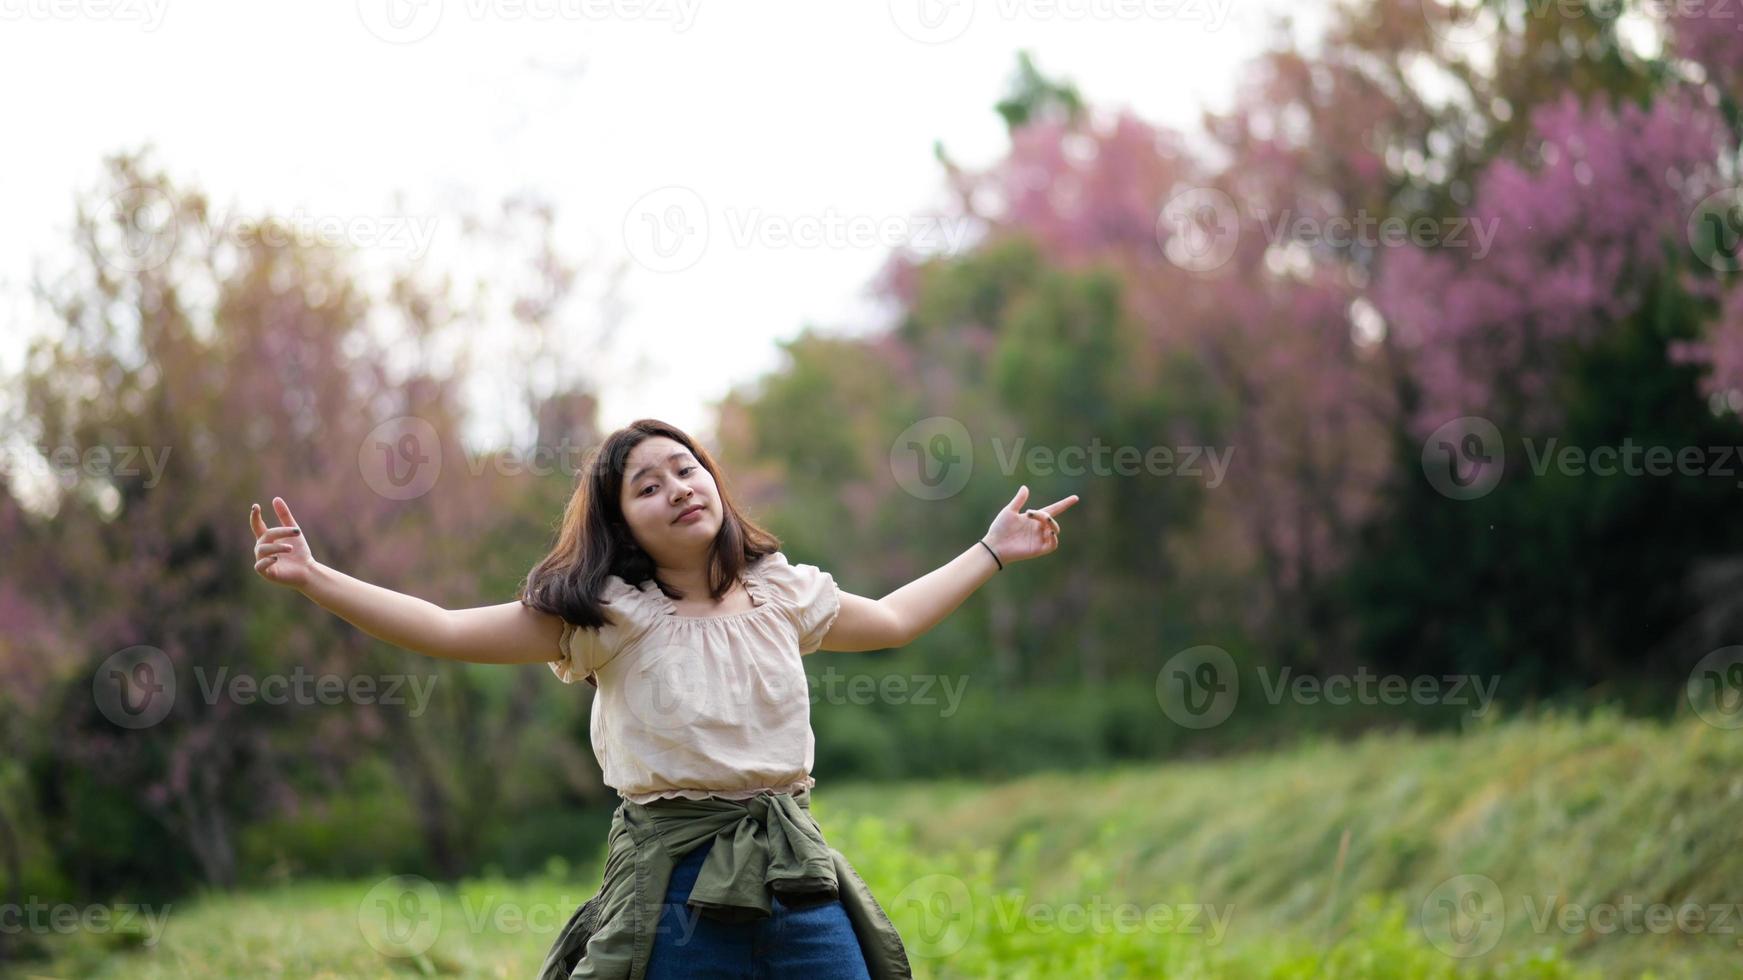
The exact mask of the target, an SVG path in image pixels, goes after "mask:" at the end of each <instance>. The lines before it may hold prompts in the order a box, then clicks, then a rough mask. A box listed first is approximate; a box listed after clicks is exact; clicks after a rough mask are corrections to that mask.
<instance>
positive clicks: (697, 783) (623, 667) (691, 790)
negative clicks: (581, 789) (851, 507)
mask: <svg viewBox="0 0 1743 980" xmlns="http://www.w3.org/2000/svg"><path fill="white" fill-rule="evenodd" d="M744 585H745V591H746V592H748V593H749V594H750V597H751V601H752V602H754V603H755V606H754V607H753V608H751V609H748V610H745V611H743V612H736V613H727V614H726V615H723V616H684V615H680V614H679V613H678V610H677V606H675V605H674V604H673V602H672V600H671V599H669V598H668V597H667V596H666V594H665V593H664V592H661V591H660V589H659V586H657V585H655V584H654V583H653V582H652V581H649V582H645V583H643V584H642V585H641V586H639V587H638V586H634V585H630V584H628V583H627V582H625V581H624V580H623V579H621V578H619V577H618V576H616V575H613V576H611V577H610V578H608V579H607V580H606V587H605V592H604V594H603V595H602V596H601V598H602V599H603V600H605V601H606V602H607V603H609V604H608V605H607V606H606V607H605V609H606V618H607V619H608V620H610V622H609V623H608V624H607V625H605V626H603V627H601V628H600V629H598V630H593V629H585V628H581V627H577V626H575V625H574V624H572V623H565V624H564V626H563V635H562V638H561V640H560V641H559V644H558V649H559V650H560V651H561V652H562V655H563V656H562V659H560V660H554V661H551V670H552V671H554V672H555V673H556V675H557V677H558V678H559V679H561V680H562V681H563V683H565V684H573V683H575V682H576V681H578V680H581V679H582V678H585V677H588V675H592V678H593V681H594V683H595V684H596V685H597V686H598V688H599V689H598V691H597V692H596V693H595V694H594V697H593V715H592V719H591V722H590V725H589V734H590V735H591V737H592V740H593V754H594V756H595V757H596V758H598V760H599V768H600V770H601V771H602V772H603V773H604V775H605V784H606V785H607V786H610V787H612V788H613V789H615V790H617V792H618V795H619V796H622V797H623V798H625V799H628V800H632V801H634V802H636V803H647V802H650V801H652V800H655V799H660V798H663V797H681V798H684V799H691V800H696V799H703V798H706V797H710V796H714V797H720V798H723V799H733V800H742V799H746V798H749V797H752V796H756V795H757V794H759V793H764V792H788V793H792V792H797V791H799V790H800V789H810V788H811V787H813V786H815V785H816V784H817V781H816V780H815V779H812V778H811V764H812V756H813V753H814V750H815V743H814V740H813V737H812V734H811V692H810V688H809V685H808V684H807V682H806V677H805V671H804V667H803V666H802V664H801V662H800V657H802V656H804V655H805V654H808V653H814V652H816V650H817V649H818V648H819V647H820V646H821V645H822V643H823V637H824V635H825V634H826V633H828V632H829V628H830V627H831V626H833V625H834V623H835V619H836V617H837V616H838V615H839V614H840V612H841V596H840V593H839V591H838V590H837V588H836V584H835V578H834V576H832V575H830V574H829V573H828V572H825V571H823V570H822V569H819V568H818V567H817V566H815V565H793V564H790V563H789V562H788V561H787V556H786V555H784V554H782V553H781V552H779V551H777V552H774V553H772V554H769V555H765V556H763V557H762V558H761V559H758V560H757V561H756V562H753V563H752V564H750V565H748V566H746V568H745V571H744Z"/></svg>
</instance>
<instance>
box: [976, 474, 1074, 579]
mask: <svg viewBox="0 0 1743 980" xmlns="http://www.w3.org/2000/svg"><path fill="white" fill-rule="evenodd" d="M1028 499H1029V486H1028V484H1024V485H1023V486H1021V487H1019V488H1018V489H1017V495H1016V496H1015V497H1012V498H1011V502H1010V503H1009V504H1007V505H1006V506H1005V507H1004V508H1003V509H1001V510H1000V511H999V516H997V517H995V518H993V523H992V526H991V527H989V528H987V532H986V537H985V538H983V539H982V540H984V541H986V543H987V546H988V547H990V548H992V549H993V550H994V551H996V552H998V555H999V560H1001V561H1003V562H1004V563H1005V564H1007V565H1009V564H1010V563H1011V562H1014V561H1022V560H1024V559H1025V558H1039V557H1041V556H1042V555H1046V554H1051V553H1053V552H1054V551H1057V550H1058V549H1059V522H1058V521H1057V520H1056V519H1055V518H1057V517H1058V516H1059V515H1060V514H1063V513H1065V512H1066V511H1067V510H1069V509H1070V508H1071V505H1073V504H1075V503H1077V499H1078V498H1077V494H1075V493H1074V494H1072V495H1071V496H1069V497H1066V498H1065V499H1063V500H1060V501H1058V502H1057V503H1052V504H1048V505H1047V506H1045V507H1041V508H1038V509H1034V510H1023V509H1022V508H1023V502H1024V501H1025V500H1028Z"/></svg>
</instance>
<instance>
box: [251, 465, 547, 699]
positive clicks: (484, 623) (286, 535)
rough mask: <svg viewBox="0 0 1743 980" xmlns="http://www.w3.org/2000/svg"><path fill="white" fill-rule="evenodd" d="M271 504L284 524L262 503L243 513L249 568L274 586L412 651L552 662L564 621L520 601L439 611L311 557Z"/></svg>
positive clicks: (291, 522) (286, 517) (281, 510)
mask: <svg viewBox="0 0 1743 980" xmlns="http://www.w3.org/2000/svg"><path fill="white" fill-rule="evenodd" d="M272 506H273V509H274V510H275V511H277V513H278V518H279V520H280V521H281V522H282V525H281V526H279V527H273V528H269V527H267V526H266V522H265V521H264V520H263V519H262V518H261V515H260V505H259V504H255V505H254V506H253V507H252V508H251V509H250V511H249V514H248V518H249V525H250V526H251V527H252V528H253V529H254V539H255V544H254V557H255V563H254V570H255V571H256V572H258V573H260V576H261V577H262V578H264V579H266V580H267V581H269V582H272V583H274V584H276V585H283V586H286V587H289V588H293V589H296V590H297V591H298V592H301V593H302V594H303V595H305V596H307V597H308V598H309V599H311V600H313V601H314V602H315V603H316V604H317V605H319V606H321V607H322V608H323V609H326V610H327V611H328V612H331V613H333V614H334V615H336V616H338V617H339V618H341V619H343V620H345V621H346V622H348V623H350V624H351V625H353V626H355V627H357V628H358V629H360V630H362V631H363V632H365V633H368V634H369V635H370V636H373V637H375V638H376V639H378V640H381V641H383V642H385V643H391V644H393V645H394V646H397V647H404V648H405V649H407V650H411V651H413V652H414V653H421V654H423V655H424V656H426V657H436V658H438V659H441V660H464V661H466V662H468V663H476V664H523V663H538V662H541V661H550V660H556V659H558V658H559V656H561V654H560V652H559V651H558V649H557V641H558V639H559V638H560V637H561V636H562V633H563V621H562V620H561V619H559V618H558V617H556V616H552V615H550V614H548V613H543V612H540V611H538V610H536V609H533V608H531V607H530V606H527V605H524V604H523V603H520V602H518V601H517V602H505V603H500V604H498V605H494V606H480V607H477V608H474V609H455V610H450V609H443V608H442V607H441V606H438V605H436V604H435V603H433V602H429V601H427V600H424V599H419V598H418V597H417V596H412V595H406V594H405V593H402V592H395V591H393V590H392V589H384V588H382V587H381V586H379V585H372V584H370V583H368V582H365V581H363V580H362V579H358V578H353V577H352V576H350V575H347V574H345V573H344V572H341V571H339V570H338V569H335V568H329V567H328V566H326V565H323V564H321V563H320V562H318V561H316V560H315V558H314V555H313V554H312V553H311V551H310V549H309V543H308V541H307V540H306V536H305V535H304V534H303V532H302V528H301V527H299V526H298V525H297V522H296V518H295V517H294V516H292V514H291V510H290V505H289V504H287V503H285V502H284V499H283V498H281V497H274V498H272Z"/></svg>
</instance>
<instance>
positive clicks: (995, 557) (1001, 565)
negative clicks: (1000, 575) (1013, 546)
mask: <svg viewBox="0 0 1743 980" xmlns="http://www.w3.org/2000/svg"><path fill="white" fill-rule="evenodd" d="M980 546H981V547H982V548H985V549H986V553H987V554H989V555H992V556H993V561H998V562H999V571H1001V572H1002V571H1004V570H1005V563H1004V562H1002V561H999V553H998V552H996V551H994V550H993V546H992V545H990V544H987V543H986V542H985V541H982V542H980Z"/></svg>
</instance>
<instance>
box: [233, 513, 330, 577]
mask: <svg viewBox="0 0 1743 980" xmlns="http://www.w3.org/2000/svg"><path fill="white" fill-rule="evenodd" d="M272 508H273V510H275V511H277V512H278V519H279V521H280V522H281V523H280V526H279V527H271V528H269V527H267V526H266V521H264V520H262V519H261V516H260V505H259V504H255V505H254V506H253V508H252V509H250V510H249V512H248V523H249V525H250V526H251V527H253V528H254V570H255V571H256V572H259V573H260V577H261V578H263V579H266V580H267V581H268V582H271V583H273V584H274V585H287V586H290V587H291V588H293V589H301V588H303V587H304V586H305V585H307V584H308V583H309V578H310V576H311V575H312V574H313V572H314V569H315V556H314V555H313V554H311V553H310V552H309V543H308V542H307V541H305V540H304V539H303V529H302V528H300V527H298V526H297V520H296V518H295V517H292V516H291V510H290V505H289V504H287V503H285V502H284V498H283V497H274V498H272Z"/></svg>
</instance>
